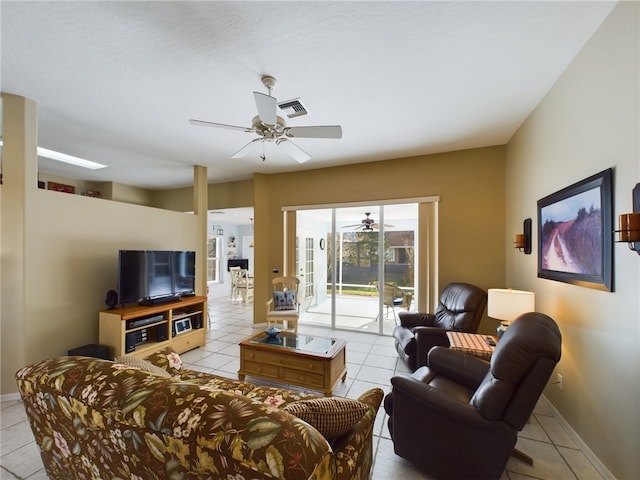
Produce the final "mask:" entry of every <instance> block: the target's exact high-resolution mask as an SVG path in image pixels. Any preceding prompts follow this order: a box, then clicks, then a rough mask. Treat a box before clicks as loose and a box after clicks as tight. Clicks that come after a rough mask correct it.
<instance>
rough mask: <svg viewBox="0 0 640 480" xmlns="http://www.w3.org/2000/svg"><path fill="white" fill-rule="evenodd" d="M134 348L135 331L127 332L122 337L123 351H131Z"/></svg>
mask: <svg viewBox="0 0 640 480" xmlns="http://www.w3.org/2000/svg"><path fill="white" fill-rule="evenodd" d="M135 349H136V332H129V333H127V334H126V335H125V337H124V352H125V353H131V352H133V351H134V350H135Z"/></svg>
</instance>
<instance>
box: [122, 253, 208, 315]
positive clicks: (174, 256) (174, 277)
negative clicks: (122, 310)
mask: <svg viewBox="0 0 640 480" xmlns="http://www.w3.org/2000/svg"><path fill="white" fill-rule="evenodd" d="M195 285H196V252H191V251H173V250H120V252H119V254H118V299H119V302H120V304H121V305H128V304H132V303H138V304H141V305H155V304H159V303H165V302H170V301H172V300H178V299H179V298H180V297H182V296H185V295H194V294H195Z"/></svg>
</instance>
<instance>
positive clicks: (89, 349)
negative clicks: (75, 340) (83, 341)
mask: <svg viewBox="0 0 640 480" xmlns="http://www.w3.org/2000/svg"><path fill="white" fill-rule="evenodd" d="M67 354H68V355H79V356H81V357H94V358H102V359H103V360H111V359H110V358H109V349H108V348H107V347H106V346H104V345H96V344H94V343H92V344H90V345H83V346H82V347H78V348H72V349H71V350H69V351H68V352H67Z"/></svg>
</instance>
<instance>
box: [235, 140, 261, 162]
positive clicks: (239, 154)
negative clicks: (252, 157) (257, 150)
mask: <svg viewBox="0 0 640 480" xmlns="http://www.w3.org/2000/svg"><path fill="white" fill-rule="evenodd" d="M262 140H263V139H262V138H254V139H253V140H251V141H250V142H249V143H247V144H246V145H245V146H244V147H242V148H241V149H240V150H238V151H237V152H236V153H234V154H233V155H231V158H244V157H246V156H247V154H248V153H249V151H250V150H251V147H253V144H254V143H256V142H261V141H262Z"/></svg>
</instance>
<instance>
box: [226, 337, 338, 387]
mask: <svg viewBox="0 0 640 480" xmlns="http://www.w3.org/2000/svg"><path fill="white" fill-rule="evenodd" d="M345 346H346V342H345V341H344V340H340V339H336V338H325V337H317V336H311V335H303V334H295V333H293V332H281V333H279V334H278V335H276V336H275V337H269V335H267V334H266V333H258V334H257V335H253V336H252V337H249V338H247V339H246V340H243V341H242V342H240V370H238V379H240V380H241V381H242V380H244V379H245V376H247V375H249V376H251V377H257V378H261V379H263V380H273V381H275V382H280V383H284V384H289V385H296V386H299V387H304V388H308V389H310V390H320V391H322V392H323V393H324V394H325V396H331V395H332V391H333V388H334V387H335V385H336V384H337V383H338V381H339V380H340V379H341V378H342V381H343V382H344V381H345V379H346V378H347V361H346V352H345Z"/></svg>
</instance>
